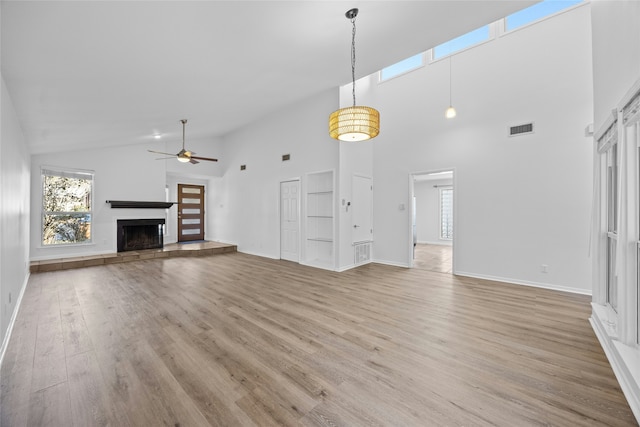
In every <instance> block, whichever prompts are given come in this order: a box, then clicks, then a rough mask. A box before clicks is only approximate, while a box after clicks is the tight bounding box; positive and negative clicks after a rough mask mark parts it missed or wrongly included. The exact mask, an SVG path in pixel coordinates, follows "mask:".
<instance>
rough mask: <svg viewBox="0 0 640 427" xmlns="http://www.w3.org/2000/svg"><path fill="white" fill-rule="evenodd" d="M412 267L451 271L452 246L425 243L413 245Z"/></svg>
mask: <svg viewBox="0 0 640 427" xmlns="http://www.w3.org/2000/svg"><path fill="white" fill-rule="evenodd" d="M414 254H415V256H414V259H413V267H414V268H420V269H422V270H429V271H436V272H438V273H449V274H451V273H452V272H453V247H452V246H445V245H425V244H422V243H418V244H417V245H416V247H415V252H414Z"/></svg>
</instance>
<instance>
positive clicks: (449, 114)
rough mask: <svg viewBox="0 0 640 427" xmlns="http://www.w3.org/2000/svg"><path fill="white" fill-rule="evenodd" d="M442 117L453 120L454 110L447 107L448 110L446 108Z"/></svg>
mask: <svg viewBox="0 0 640 427" xmlns="http://www.w3.org/2000/svg"><path fill="white" fill-rule="evenodd" d="M444 115H445V117H446V118H447V119H453V118H454V117H455V116H456V109H455V108H453V107H452V106H451V105H449V108H447V111H446V112H445V113H444Z"/></svg>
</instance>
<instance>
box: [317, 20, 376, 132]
mask: <svg viewBox="0 0 640 427" xmlns="http://www.w3.org/2000/svg"><path fill="white" fill-rule="evenodd" d="M345 16H346V17H347V19H349V20H350V21H351V23H352V24H353V30H352V31H351V82H352V86H351V92H352V94H353V107H346V108H341V109H339V110H337V111H334V112H333V113H331V115H330V116H329V135H330V136H331V137H332V138H334V139H338V140H340V141H366V140H367V139H371V138H375V137H376V136H377V135H378V134H379V133H380V113H378V110H376V109H374V108H371V107H364V106H356V16H358V9H351V10H349V11H347V13H345Z"/></svg>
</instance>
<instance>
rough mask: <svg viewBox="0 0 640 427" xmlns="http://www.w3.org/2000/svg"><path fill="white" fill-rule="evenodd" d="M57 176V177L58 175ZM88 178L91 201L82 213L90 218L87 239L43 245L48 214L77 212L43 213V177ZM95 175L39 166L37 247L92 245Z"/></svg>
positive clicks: (90, 172)
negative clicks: (39, 204)
mask: <svg viewBox="0 0 640 427" xmlns="http://www.w3.org/2000/svg"><path fill="white" fill-rule="evenodd" d="M58 174H59V175H58ZM65 175H68V176H71V177H74V176H78V177H79V176H82V175H85V176H88V177H90V178H91V201H90V209H89V211H87V212H83V213H85V214H88V215H89V217H90V218H91V220H90V222H89V230H90V231H89V239H87V240H85V241H83V242H72V243H58V244H45V243H44V218H45V216H46V215H48V214H64V213H69V214H73V213H78V212H49V211H45V210H44V209H45V202H44V197H45V195H44V180H45V176H65ZM94 193H95V173H94V171H91V170H82V169H72V168H61V167H57V166H44V165H43V166H41V167H40V203H41V207H40V239H39V241H40V243H39V247H41V248H57V247H62V246H64V247H68V246H87V245H92V244H93V237H94V236H93V222H94V209H93V207H94V197H95V194H94Z"/></svg>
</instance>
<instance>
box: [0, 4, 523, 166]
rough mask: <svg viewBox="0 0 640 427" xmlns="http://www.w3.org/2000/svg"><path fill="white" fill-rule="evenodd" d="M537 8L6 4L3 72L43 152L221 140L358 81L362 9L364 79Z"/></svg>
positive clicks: (34, 144)
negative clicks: (351, 15) (354, 12)
mask: <svg viewBox="0 0 640 427" xmlns="http://www.w3.org/2000/svg"><path fill="white" fill-rule="evenodd" d="M533 3H536V1H529V0H525V1H523V0H515V1H509V0H504V1H503V0H500V1H483V0H469V1H451V0H442V1H435V0H434V1H370V2H369V1H353V2H345V1H194V2H187V1H2V3H1V8H2V9H1V20H2V21H1V25H2V27H1V31H2V32H1V42H2V49H1V55H2V56H1V66H2V75H3V78H4V80H5V83H6V85H7V88H8V91H9V94H10V96H11V98H12V101H13V104H14V106H15V108H16V111H17V114H18V119H19V121H20V123H21V125H22V128H23V131H24V133H25V136H26V138H27V142H28V144H29V147H30V149H31V152H32V153H45V152H54V151H64V150H72V149H78V148H90V147H102V146H115V145H124V144H135V143H143V142H148V141H151V139H152V135H153V134H160V135H163V137H164V138H171V139H172V140H178V141H179V140H180V139H181V125H180V123H179V120H180V119H182V118H188V119H189V127H188V135H189V136H190V138H205V139H206V138H214V137H215V136H219V135H224V134H225V133H228V132H230V131H233V130H234V129H237V128H239V127H242V126H244V125H246V124H248V123H250V122H252V121H254V120H256V119H258V118H260V117H262V116H264V115H266V114H268V113H269V112H272V111H275V110H278V109H280V108H282V107H284V106H286V105H288V104H291V103H294V102H297V101H300V100H301V99H304V98H307V97H309V96H313V95H314V94H317V93H320V92H322V91H325V90H329V89H331V88H337V87H338V86H340V85H343V84H345V83H348V82H350V79H351V68H350V65H349V64H350V43H351V23H350V22H349V20H348V19H347V18H345V16H344V13H345V12H346V11H347V10H348V9H350V8H352V7H358V8H359V9H360V14H359V15H358V18H357V21H356V23H357V36H356V46H357V68H356V71H357V76H356V77H361V76H364V75H367V74H370V73H373V72H375V71H377V70H379V69H381V68H383V67H385V66H387V65H390V64H393V63H395V62H397V61H399V60H401V59H404V58H406V57H408V56H410V55H413V54H415V53H418V52H421V51H425V50H427V49H429V48H431V47H433V46H435V45H437V44H439V43H442V42H444V41H447V40H449V39H451V38H454V37H456V36H458V35H461V34H464V33H466V32H468V31H470V30H473V29H475V28H478V27H480V26H482V25H484V24H487V23H489V22H492V21H495V20H497V19H499V18H501V17H504V16H506V15H508V14H510V13H512V12H514V11H516V10H519V9H522V8H524V7H527V6H529V5H530V4H533ZM336 90H337V89H336ZM336 108H338V105H336ZM330 113H331V111H327V117H328V115H329V114H330Z"/></svg>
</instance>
